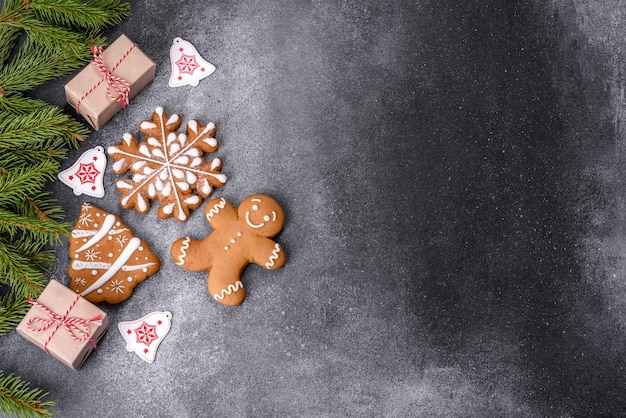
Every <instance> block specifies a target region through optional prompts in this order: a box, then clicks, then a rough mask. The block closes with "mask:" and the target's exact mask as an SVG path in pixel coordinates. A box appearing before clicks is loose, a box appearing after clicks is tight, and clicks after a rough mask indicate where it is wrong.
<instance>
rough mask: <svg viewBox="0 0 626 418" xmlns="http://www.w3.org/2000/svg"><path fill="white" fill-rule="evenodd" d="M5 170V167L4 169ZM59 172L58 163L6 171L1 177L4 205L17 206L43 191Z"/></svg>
mask: <svg viewBox="0 0 626 418" xmlns="http://www.w3.org/2000/svg"><path fill="white" fill-rule="evenodd" d="M3 168H4V167H3ZM57 171H58V163H57V162H56V161H53V162H45V163H42V164H39V165H36V166H31V167H19V168H15V169H10V170H6V168H5V173H2V174H1V175H0V196H2V204H3V205H4V206H5V207H6V206H7V205H15V204H17V203H19V202H20V201H21V200H23V199H25V198H26V197H28V196H30V195H32V194H36V193H38V192H39V191H40V190H42V189H43V188H44V186H45V184H46V182H47V181H48V180H52V179H53V178H54V175H55V174H56V173H57Z"/></svg>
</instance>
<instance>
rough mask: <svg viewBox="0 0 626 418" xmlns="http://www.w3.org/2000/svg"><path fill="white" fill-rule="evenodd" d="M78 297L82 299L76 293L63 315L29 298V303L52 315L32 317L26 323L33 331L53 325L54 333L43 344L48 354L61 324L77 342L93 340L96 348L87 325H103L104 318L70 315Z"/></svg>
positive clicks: (44, 329)
mask: <svg viewBox="0 0 626 418" xmlns="http://www.w3.org/2000/svg"><path fill="white" fill-rule="evenodd" d="M78 299H80V295H76V298H74V300H73V301H72V303H71V304H70V306H69V307H68V308H67V309H66V310H65V312H64V313H63V315H59V314H57V313H56V312H53V311H51V310H50V309H48V308H47V307H46V306H44V305H42V304H41V303H39V302H37V301H36V300H33V299H28V302H29V303H31V304H33V305H35V306H37V307H38V308H40V309H42V310H43V311H44V312H46V313H47V314H48V316H49V317H50V319H41V318H30V319H29V320H28V322H27V323H26V326H27V327H28V329H29V330H31V331H32V332H44V331H46V330H48V329H49V328H51V327H53V330H52V333H51V334H50V335H49V336H48V338H47V339H46V341H45V342H44V344H43V350H44V351H45V352H46V354H50V353H49V352H48V343H49V342H50V340H51V339H52V337H53V336H54V334H55V333H56V332H57V330H58V329H59V327H61V326H62V327H63V328H64V329H65V330H66V331H67V332H68V334H70V336H71V337H72V339H73V340H74V341H76V342H77V343H81V342H83V341H87V340H89V341H90V342H91V345H93V348H96V343H95V342H94V341H93V339H92V338H91V335H90V334H91V332H90V331H89V327H88V326H87V325H89V324H97V325H102V318H101V317H100V315H98V316H95V317H93V318H91V319H83V318H76V317H73V316H68V314H69V313H70V311H71V310H72V308H73V307H74V305H75V304H76V302H77V301H78ZM33 322H38V323H41V324H43V326H42V327H40V328H35V327H33V326H32V325H31V324H32V323H33Z"/></svg>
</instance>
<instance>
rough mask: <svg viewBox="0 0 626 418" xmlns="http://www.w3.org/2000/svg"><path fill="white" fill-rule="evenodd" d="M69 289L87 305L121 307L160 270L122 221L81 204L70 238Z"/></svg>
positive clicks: (141, 243)
mask: <svg viewBox="0 0 626 418" xmlns="http://www.w3.org/2000/svg"><path fill="white" fill-rule="evenodd" d="M69 255H70V259H71V261H70V266H69V269H68V275H69V276H70V279H71V281H70V286H69V287H70V289H72V290H74V291H75V292H76V293H79V294H80V295H81V296H83V297H84V298H85V299H87V300H89V301H90V302H108V303H112V304H113V303H120V302H122V301H124V300H126V299H127V298H128V297H129V296H130V295H131V293H132V292H133V290H134V288H135V286H137V284H139V283H140V282H142V281H144V280H145V279H146V278H148V276H151V275H153V274H155V273H156V272H157V271H159V269H160V267H161V260H159V257H157V255H156V254H154V253H153V252H152V251H150V247H149V246H148V244H147V243H146V242H145V241H143V240H141V239H139V238H137V237H135V236H134V235H133V233H132V231H131V230H130V229H128V227H127V226H126V225H124V224H123V223H122V221H121V219H120V218H119V217H117V216H115V215H113V214H111V213H108V212H105V211H103V210H101V209H98V208H96V207H95V206H93V205H91V204H89V203H84V204H83V206H82V207H81V211H80V215H79V217H78V221H77V222H76V225H75V227H74V230H73V231H72V234H71V237H70V248H69Z"/></svg>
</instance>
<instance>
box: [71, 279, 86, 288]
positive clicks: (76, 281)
mask: <svg viewBox="0 0 626 418" xmlns="http://www.w3.org/2000/svg"><path fill="white" fill-rule="evenodd" d="M74 283H76V285H77V286H84V285H85V283H87V282H86V281H85V279H83V278H82V277H77V278H75V279H74Z"/></svg>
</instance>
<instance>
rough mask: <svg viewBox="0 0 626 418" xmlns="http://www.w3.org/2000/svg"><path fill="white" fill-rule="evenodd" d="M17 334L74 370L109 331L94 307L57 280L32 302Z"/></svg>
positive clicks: (98, 310)
mask: <svg viewBox="0 0 626 418" xmlns="http://www.w3.org/2000/svg"><path fill="white" fill-rule="evenodd" d="M29 302H30V303H32V304H33V306H32V307H31V308H30V310H29V311H28V313H27V314H26V316H25V317H24V319H22V322H20V324H19V325H18V326H17V332H18V333H19V334H20V335H21V336H22V337H24V338H26V339H27V340H29V341H30V342H32V343H33V344H35V345H36V346H38V347H40V348H41V349H42V350H44V351H45V352H46V353H48V354H49V355H51V356H53V357H55V358H56V359H57V360H59V361H61V362H62V363H63V364H65V365H67V366H68V367H71V368H72V369H74V370H78V369H80V366H82V365H83V363H84V362H85V359H86V358H87V356H89V354H90V353H91V351H92V350H93V349H94V348H95V347H96V343H97V342H98V341H99V340H100V338H102V336H103V335H104V333H105V332H106V331H107V329H108V328H109V319H108V317H107V315H106V313H104V312H103V311H102V310H100V309H99V308H98V307H97V306H96V305H94V304H92V303H91V302H89V301H87V300H85V299H83V297H81V296H80V295H77V294H76V293H74V292H72V291H71V290H70V289H69V288H67V287H65V286H63V285H62V284H61V283H59V282H57V281H56V280H50V283H48V286H46V288H45V289H44V291H43V292H42V293H41V296H39V298H38V299H37V300H36V301H35V300H29Z"/></svg>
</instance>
